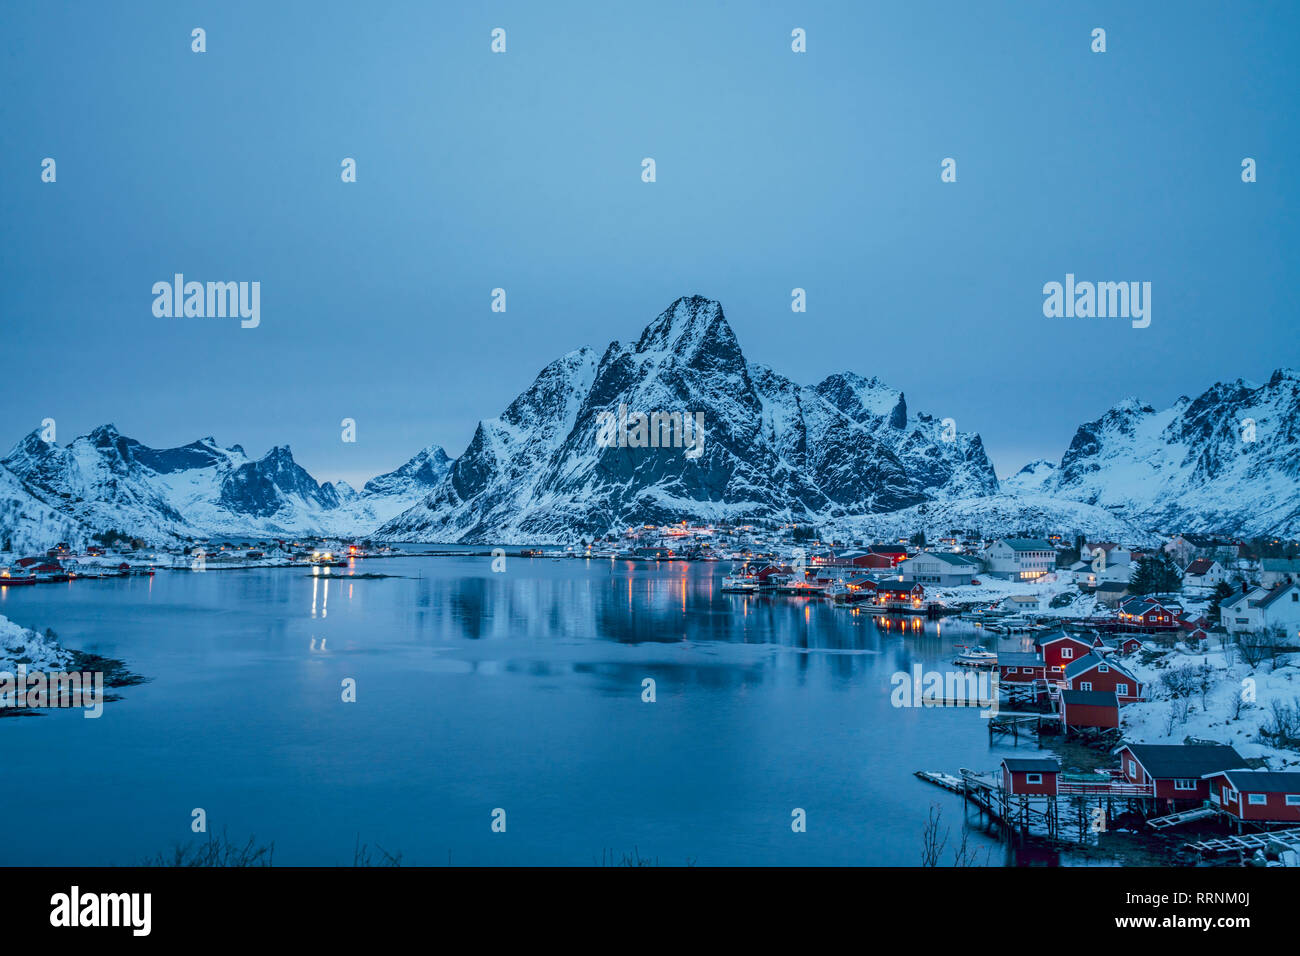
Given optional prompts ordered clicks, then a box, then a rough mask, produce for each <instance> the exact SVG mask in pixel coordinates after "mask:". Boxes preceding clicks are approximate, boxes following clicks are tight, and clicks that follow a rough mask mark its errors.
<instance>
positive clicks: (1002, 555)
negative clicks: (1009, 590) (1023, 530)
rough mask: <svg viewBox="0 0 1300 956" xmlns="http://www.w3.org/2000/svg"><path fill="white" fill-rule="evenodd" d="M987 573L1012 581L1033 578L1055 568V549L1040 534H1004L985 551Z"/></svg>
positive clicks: (1032, 579)
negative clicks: (1004, 536)
mask: <svg viewBox="0 0 1300 956" xmlns="http://www.w3.org/2000/svg"><path fill="white" fill-rule="evenodd" d="M986 558H987V561H988V567H989V574H991V575H992V576H993V577H998V578H1007V579H1008V580H1013V581H1036V580H1038V579H1039V578H1041V577H1042V576H1043V575H1044V574H1048V573H1050V572H1052V571H1054V570H1056V549H1055V548H1054V547H1052V545H1051V543H1050V542H1047V541H1044V540H1042V539H1041V538H1003V539H1001V540H1000V541H994V542H993V545H992V546H991V547H990V548H989V550H988V552H987V553H986Z"/></svg>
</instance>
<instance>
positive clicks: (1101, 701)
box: [1061, 690, 1119, 731]
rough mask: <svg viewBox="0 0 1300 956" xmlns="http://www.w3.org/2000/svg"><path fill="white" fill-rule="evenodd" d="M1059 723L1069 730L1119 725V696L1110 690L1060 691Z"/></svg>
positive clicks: (1109, 728) (1113, 727) (1109, 727)
mask: <svg viewBox="0 0 1300 956" xmlns="http://www.w3.org/2000/svg"><path fill="white" fill-rule="evenodd" d="M1061 724H1062V726H1063V728H1064V729H1065V730H1066V731H1070V730H1113V729H1115V728H1117V727H1119V698H1117V697H1116V696H1115V692H1114V691H1111V690H1063V691H1061Z"/></svg>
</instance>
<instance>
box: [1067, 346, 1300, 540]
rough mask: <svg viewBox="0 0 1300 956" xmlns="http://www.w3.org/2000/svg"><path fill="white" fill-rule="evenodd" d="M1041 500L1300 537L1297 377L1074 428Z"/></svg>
mask: <svg viewBox="0 0 1300 956" xmlns="http://www.w3.org/2000/svg"><path fill="white" fill-rule="evenodd" d="M1042 490H1043V492H1044V493H1046V494H1049V495H1054V496H1056V497H1058V498H1069V499H1073V500H1075V501H1081V502H1086V503H1088V504H1093V505H1097V506H1100V507H1102V508H1105V509H1107V510H1108V511H1111V512H1112V513H1114V514H1115V515H1117V516H1120V517H1122V518H1124V519H1126V520H1128V521H1132V522H1136V523H1139V524H1141V525H1143V526H1144V527H1148V528H1155V529H1161V530H1169V531H1203V532H1212V531H1223V532H1227V533H1230V534H1244V535H1254V534H1261V535H1262V534H1281V535H1285V536H1287V537H1294V536H1300V372H1297V371H1296V370H1294V369H1278V370H1277V371H1276V372H1274V373H1273V375H1272V377H1271V378H1269V380H1268V382H1267V383H1265V384H1263V385H1256V384H1253V383H1249V382H1245V381H1242V380H1241V379H1238V380H1236V381H1235V382H1227V383H1222V382H1220V383H1217V384H1215V385H1213V386H1211V387H1210V388H1209V389H1207V390H1206V391H1205V392H1203V393H1202V394H1201V395H1200V396H1198V397H1197V398H1195V399H1189V398H1187V397H1182V398H1180V399H1178V401H1177V402H1175V403H1174V404H1173V405H1172V406H1170V407H1169V408H1166V409H1164V410H1162V411H1157V410H1156V409H1154V408H1152V407H1151V406H1150V405H1144V404H1142V403H1140V402H1138V401H1137V400H1136V399H1127V400H1125V401H1122V402H1120V403H1118V404H1117V405H1115V406H1114V407H1113V408H1111V409H1110V410H1109V411H1107V412H1106V413H1105V414H1104V415H1102V416H1101V417H1100V418H1099V419H1097V420H1096V421H1094V422H1089V423H1088V424H1086V425H1083V426H1082V427H1080V428H1079V430H1078V432H1076V433H1075V436H1074V440H1073V441H1072V442H1071V443H1070V447H1069V449H1068V450H1067V451H1066V453H1065V455H1064V457H1063V458H1062V459H1061V464H1060V467H1059V468H1058V469H1057V470H1056V472H1055V473H1054V474H1053V475H1051V476H1050V477H1049V478H1048V479H1047V480H1046V481H1044V482H1043V485H1042Z"/></svg>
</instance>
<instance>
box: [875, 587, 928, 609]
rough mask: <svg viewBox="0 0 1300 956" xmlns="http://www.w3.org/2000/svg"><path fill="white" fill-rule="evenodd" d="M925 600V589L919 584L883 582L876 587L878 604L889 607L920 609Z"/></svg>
mask: <svg viewBox="0 0 1300 956" xmlns="http://www.w3.org/2000/svg"><path fill="white" fill-rule="evenodd" d="M924 600H925V588H924V587H922V586H921V585H919V584H902V583H900V582H898V581H881V582H880V583H879V584H877V585H876V603H877V604H884V605H885V606H887V607H920V606H921V603H922V602H923V601H924Z"/></svg>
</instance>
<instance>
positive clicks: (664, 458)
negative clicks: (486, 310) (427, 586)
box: [377, 296, 997, 542]
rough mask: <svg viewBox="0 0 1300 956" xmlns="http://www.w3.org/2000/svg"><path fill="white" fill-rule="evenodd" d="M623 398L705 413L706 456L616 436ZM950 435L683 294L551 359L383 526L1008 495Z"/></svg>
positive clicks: (414, 533) (511, 536)
mask: <svg viewBox="0 0 1300 956" xmlns="http://www.w3.org/2000/svg"><path fill="white" fill-rule="evenodd" d="M621 406H626V409H627V410H628V413H629V414H635V413H638V412H640V413H644V414H646V415H650V414H653V413H655V412H661V413H673V412H677V413H681V414H683V415H686V416H688V417H692V416H699V415H702V420H703V422H704V440H703V445H702V449H701V450H700V453H699V454H698V456H692V455H689V454H686V453H685V452H686V449H685V448H683V447H618V446H617V445H614V446H602V445H601V443H600V442H599V441H598V435H599V434H600V431H601V426H602V415H611V416H613V415H617V414H618V410H619V408H620V407H621ZM946 431H947V430H945V428H944V424H943V423H942V422H939V421H937V420H935V419H933V418H931V417H930V416H927V415H912V414H910V413H909V412H908V409H907V404H906V401H905V399H904V397H903V395H902V394H901V393H899V392H897V391H895V390H893V389H890V388H888V387H887V386H884V385H882V384H881V383H880V382H878V381H876V380H874V379H871V380H868V379H863V378H861V377H859V376H856V375H852V374H842V375H834V376H831V377H830V378H828V379H826V380H825V381H823V382H821V383H820V384H818V385H815V386H812V387H808V386H801V385H798V384H797V383H795V382H793V381H791V380H790V379H787V378H785V377H784V376H781V375H780V374H778V373H776V372H774V371H773V370H771V369H769V368H767V367H765V366H760V365H753V364H750V363H748V362H747V361H746V360H745V357H744V355H743V354H742V352H741V350H740V345H739V344H738V343H737V341H736V337H735V334H734V333H733V332H732V329H731V327H730V325H728V323H727V320H726V317H725V316H724V315H723V311H722V306H721V305H720V304H719V303H717V302H715V301H713V300H710V299H705V298H701V297H699V296H692V297H689V298H681V299H678V300H677V301H676V302H674V303H673V304H672V305H671V306H669V308H668V309H666V310H665V311H664V312H663V313H662V314H660V315H659V316H658V317H657V318H656V319H655V320H654V321H653V322H651V323H650V324H649V325H648V326H647V327H646V328H645V330H644V331H643V332H642V333H641V336H640V338H639V339H638V340H637V341H636V342H635V343H634V344H620V343H618V342H614V343H611V344H610V345H609V347H608V348H607V349H606V350H605V351H604V353H603V354H601V355H597V353H596V352H594V351H593V350H591V349H585V348H584V349H579V350H577V351H575V352H570V353H569V354H568V355H565V356H563V357H562V358H560V359H558V360H557V361H555V362H553V363H551V364H550V365H548V366H547V367H546V368H545V369H543V370H542V372H541V374H540V375H538V377H537V379H536V380H535V381H534V382H533V384H532V385H531V386H530V387H529V388H528V389H527V390H526V391H524V392H523V393H522V394H521V395H519V396H518V397H517V398H516V399H515V400H514V401H513V402H512V403H511V404H510V406H509V407H508V408H507V409H506V410H505V412H504V413H502V415H501V416H500V417H499V418H495V419H489V420H486V421H483V422H480V423H479V426H478V429H477V430H476V432H475V435H474V438H473V440H472V441H471V442H470V445H469V447H468V448H467V449H466V450H465V452H464V454H462V455H461V456H460V457H459V458H458V459H456V461H455V463H454V464H453V465H452V466H451V470H450V471H449V472H448V474H447V477H446V479H445V480H444V481H443V483H442V484H441V485H440V486H439V487H438V488H437V489H435V490H434V491H433V492H432V493H431V494H430V495H429V496H428V497H427V498H425V499H424V500H423V501H421V502H420V503H419V504H417V505H415V506H414V507H412V508H411V509H410V510H408V511H407V512H405V513H404V514H402V515H399V516H398V517H397V518H395V519H394V520H393V521H391V522H389V523H388V524H386V525H384V526H383V527H382V528H381V529H380V530H379V531H378V532H377V536H378V537H381V538H386V539H389V540H405V541H411V540H415V541H492V542H532V541H549V540H566V539H570V538H572V537H573V536H575V535H580V534H603V533H605V532H607V531H610V530H612V529H616V528H621V527H624V526H626V525H628V524H640V523H647V522H648V523H656V524H657V523H665V522H676V521H681V520H683V519H689V520H695V521H715V522H716V521H730V520H738V519H747V518H759V517H764V518H778V519H783V520H797V521H819V520H830V519H833V518H836V517H843V516H848V515H856V514H871V513H878V512H883V511H893V510H897V509H899V508H906V507H908V506H910V505H914V504H917V503H920V502H924V501H928V500H931V499H934V498H937V497H959V496H970V495H982V494H989V493H992V492H994V491H996V490H997V478H996V476H995V475H994V472H993V468H992V465H991V464H990V463H989V460H988V457H987V456H986V455H985V453H984V448H983V445H982V443H981V442H980V439H979V436H977V435H966V434H962V433H957V432H955V431H953V432H951V433H950V434H947V436H946V437H945V432H946Z"/></svg>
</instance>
